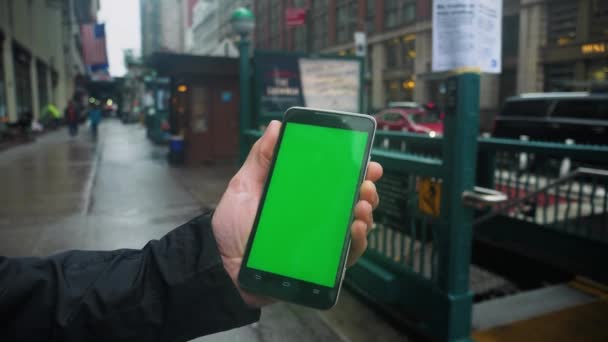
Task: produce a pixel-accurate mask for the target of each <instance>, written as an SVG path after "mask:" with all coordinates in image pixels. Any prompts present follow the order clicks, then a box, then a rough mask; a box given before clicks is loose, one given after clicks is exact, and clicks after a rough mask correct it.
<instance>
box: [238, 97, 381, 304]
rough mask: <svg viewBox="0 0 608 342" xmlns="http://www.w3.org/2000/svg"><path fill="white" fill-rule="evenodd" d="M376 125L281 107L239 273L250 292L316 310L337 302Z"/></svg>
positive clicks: (360, 118) (371, 120) (367, 120)
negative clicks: (281, 115) (280, 119)
mask: <svg viewBox="0 0 608 342" xmlns="http://www.w3.org/2000/svg"><path fill="white" fill-rule="evenodd" d="M375 132H376V121H375V120H374V118H373V117H371V116H368V115H363V114H354V113H345V112H337V111H330V110H322V109H313V108H301V107H293V108H289V109H288V110H287V111H286V112H285V116H284V118H283V125H282V127H281V132H280V135H279V140H278V142H277V145H276V148H275V151H274V157H273V160H272V162H271V165H270V171H269V174H268V176H267V179H266V184H265V186H264V190H263V193H262V197H261V200H260V205H259V207H258V211H257V214H256V218H255V221H254V225H253V228H252V231H251V235H250V237H249V241H248V243H247V248H246V250H245V255H244V258H243V263H242V265H241V269H240V273H239V278H238V279H239V284H240V286H241V287H242V288H243V289H245V290H246V291H249V292H251V293H255V294H260V295H263V296H269V297H272V298H276V299H279V300H283V301H288V302H293V303H297V304H301V305H305V306H309V307H313V308H317V309H329V308H331V307H332V306H333V305H335V303H336V302H337V300H338V295H339V293H340V287H341V284H342V280H343V278H344V272H345V263H346V259H347V257H348V250H349V246H350V226H351V223H352V222H353V210H354V206H355V204H356V203H357V200H358V198H359V188H360V186H361V182H363V180H364V179H365V173H366V171H367V165H368V163H369V160H370V150H371V147H372V142H373V139H374V134H375Z"/></svg>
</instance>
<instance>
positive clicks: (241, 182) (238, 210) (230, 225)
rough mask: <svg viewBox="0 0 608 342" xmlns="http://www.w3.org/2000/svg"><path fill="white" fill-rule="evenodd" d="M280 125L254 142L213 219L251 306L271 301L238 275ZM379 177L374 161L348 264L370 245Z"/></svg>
mask: <svg viewBox="0 0 608 342" xmlns="http://www.w3.org/2000/svg"><path fill="white" fill-rule="evenodd" d="M280 128H281V123H280V122H279V121H272V122H271V123H270V125H269V126H268V128H267V129H266V132H265V133H264V135H263V136H262V137H261V138H260V139H259V140H258V141H257V142H256V143H255V144H254V145H253V147H252V148H251V151H250V152H249V156H247V160H246V161H245V163H244V164H243V166H242V167H241V169H240V170H239V171H238V172H237V173H236V175H235V176H234V177H233V178H232V180H231V181H230V183H229V184H228V188H227V189H226V192H224V195H223V196H222V199H221V200H220V203H219V204H218V206H217V208H216V210H215V213H214V214H213V219H212V221H211V225H212V227H213V233H214V235H215V239H216V241H217V244H218V249H219V252H220V255H221V257H222V262H223V264H224V268H225V269H226V272H227V273H228V274H229V275H230V277H231V278H232V281H233V282H234V284H235V286H236V287H237V288H238V289H239V292H240V293H241V297H243V300H244V301H245V302H246V303H247V304H249V305H252V306H262V305H265V304H268V303H270V302H271V301H270V300H269V299H267V298H263V297H260V296H254V295H251V294H249V293H247V292H245V291H243V290H242V289H240V288H239V286H238V281H237V278H238V274H239V269H240V268H241V263H242V261H243V255H244V253H245V248H246V246H247V240H248V239H249V234H250V233H251V229H252V228H253V221H254V219H255V215H256V212H257V209H258V205H259V203H260V198H261V197H262V191H263V189H264V182H265V181H266V176H267V175H268V171H269V169H270V163H271V161H272V157H273V153H274V148H275V145H276V143H277V139H278V137H279V131H280ZM380 177H382V166H380V164H378V163H376V162H371V163H370V164H369V166H368V168H367V176H366V180H365V181H364V182H363V184H362V185H361V189H360V194H359V201H358V202H357V205H356V206H355V220H354V222H353V223H352V225H351V245H350V252H349V253H348V260H347V266H351V265H353V264H354V263H355V262H356V261H357V259H359V257H360V256H361V255H362V254H363V253H364V252H365V249H366V248H367V234H368V233H369V231H370V230H371V229H372V226H373V215H372V211H373V209H375V208H376V207H377V206H378V203H379V198H378V193H377V191H376V186H375V185H374V182H376V181H377V180H379V179H380Z"/></svg>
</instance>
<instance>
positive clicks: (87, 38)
mask: <svg viewBox="0 0 608 342" xmlns="http://www.w3.org/2000/svg"><path fill="white" fill-rule="evenodd" d="M80 38H81V40H82V50H83V51H82V52H83V55H84V56H83V57H84V64H85V65H86V66H87V68H88V69H89V71H90V72H99V71H100V70H103V69H108V54H107V52H106V27H105V24H82V25H80Z"/></svg>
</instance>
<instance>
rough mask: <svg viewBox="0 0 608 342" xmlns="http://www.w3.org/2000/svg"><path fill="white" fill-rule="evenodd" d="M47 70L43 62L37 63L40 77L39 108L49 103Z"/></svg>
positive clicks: (38, 76) (37, 71) (37, 74)
mask: <svg viewBox="0 0 608 342" xmlns="http://www.w3.org/2000/svg"><path fill="white" fill-rule="evenodd" d="M46 70H47V69H46V66H45V65H44V64H43V63H40V62H38V63H36V76H37V78H38V108H44V106H46V105H47V104H49V96H48V86H47V83H46V81H47V80H46Z"/></svg>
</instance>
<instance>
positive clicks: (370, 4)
mask: <svg viewBox="0 0 608 342" xmlns="http://www.w3.org/2000/svg"><path fill="white" fill-rule="evenodd" d="M366 4H367V8H366V11H365V31H366V32H367V33H374V31H375V30H376V0H367V1H366Z"/></svg>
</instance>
